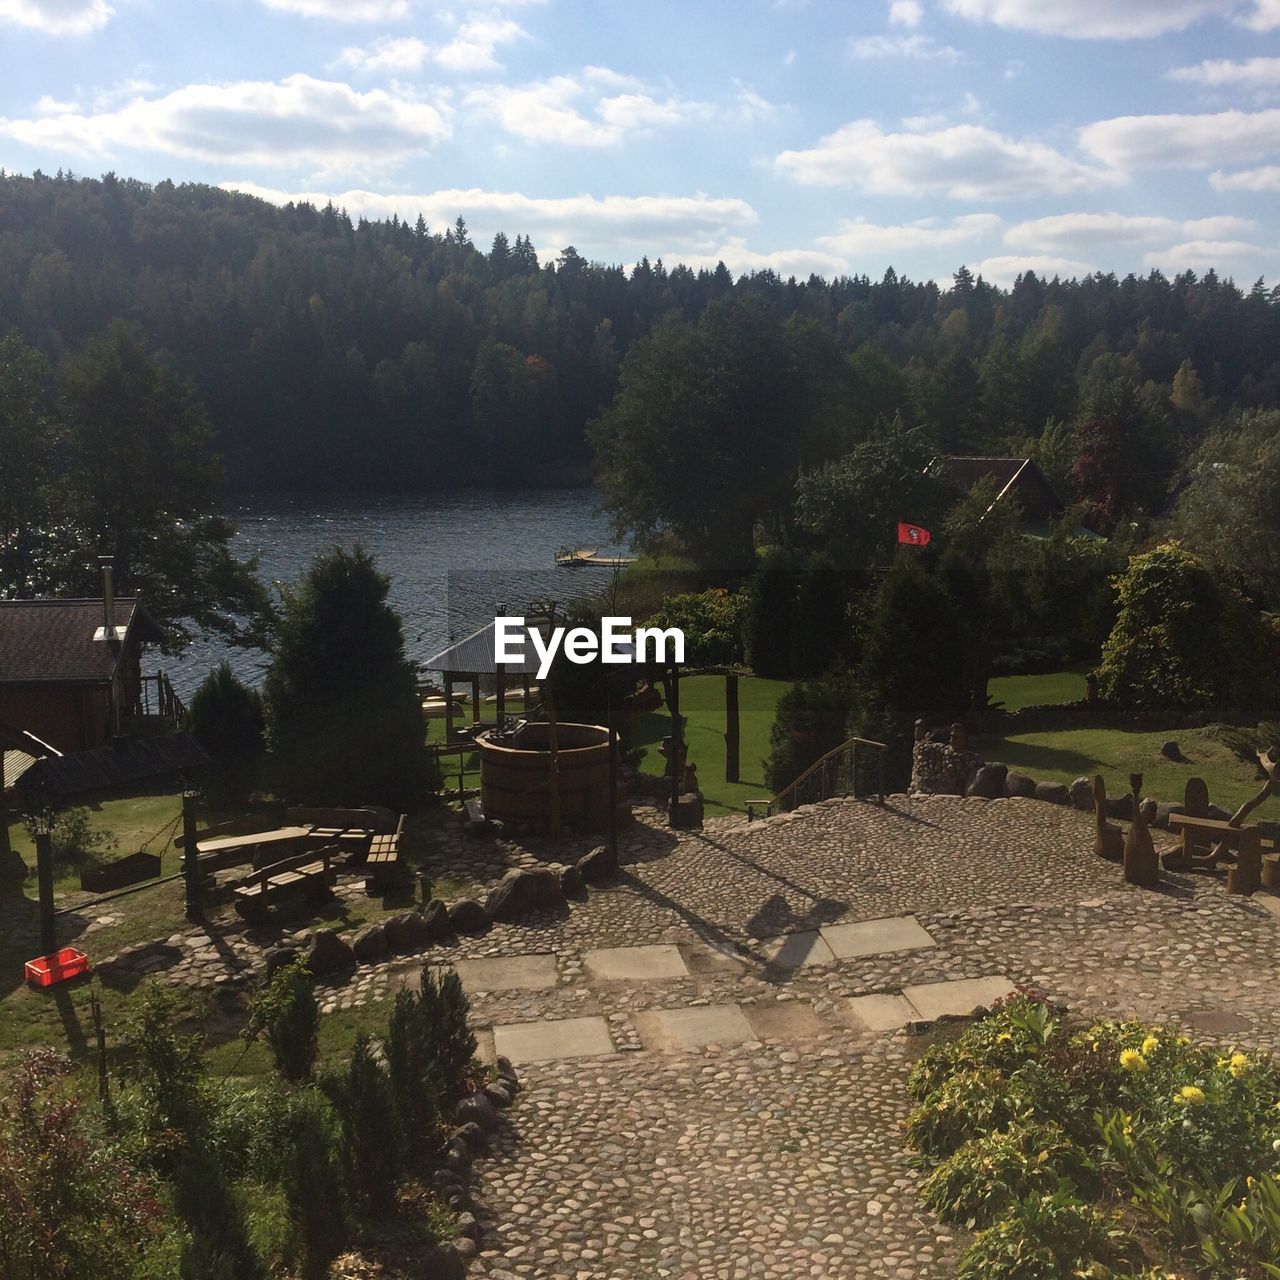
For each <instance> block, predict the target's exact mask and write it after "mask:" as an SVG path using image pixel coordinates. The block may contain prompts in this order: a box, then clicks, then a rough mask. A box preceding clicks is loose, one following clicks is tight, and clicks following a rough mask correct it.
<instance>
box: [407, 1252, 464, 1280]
mask: <svg viewBox="0 0 1280 1280" xmlns="http://www.w3.org/2000/svg"><path fill="white" fill-rule="evenodd" d="M418 1261H419V1264H420V1265H421V1267H422V1274H423V1275H424V1276H430V1277H431V1280H467V1264H466V1263H465V1262H464V1261H463V1260H462V1259H461V1258H460V1257H459V1256H458V1251H457V1250H456V1249H455V1248H453V1246H452V1245H447V1244H436V1245H432V1246H431V1248H429V1249H427V1250H426V1251H425V1252H424V1253H420V1254H419V1255H418Z"/></svg>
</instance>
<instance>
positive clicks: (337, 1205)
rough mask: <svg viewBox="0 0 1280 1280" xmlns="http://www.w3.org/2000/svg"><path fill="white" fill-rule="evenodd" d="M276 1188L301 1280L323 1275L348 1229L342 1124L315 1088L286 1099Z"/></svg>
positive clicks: (301, 1091)
mask: <svg viewBox="0 0 1280 1280" xmlns="http://www.w3.org/2000/svg"><path fill="white" fill-rule="evenodd" d="M286 1137H287V1141H286V1143H285V1146H284V1149H283V1152H282V1157H281V1158H282V1163H283V1169H282V1171H281V1187H282V1189H283V1192H284V1197H285V1202H286V1205H287V1207H288V1215H289V1221H290V1222H291V1224H292V1227H293V1233H294V1238H295V1240H296V1242H297V1247H298V1251H299V1253H300V1254H301V1262H302V1275H303V1277H304V1280H311V1277H320V1276H324V1275H325V1274H326V1271H327V1267H328V1263H329V1262H330V1260H331V1259H332V1258H333V1257H334V1256H335V1255H336V1254H337V1253H338V1252H339V1250H340V1249H341V1248H342V1244H343V1241H344V1239H345V1237H346V1229H347V1207H346V1192H345V1188H344V1186H343V1167H342V1165H343V1155H344V1152H343V1144H342V1122H341V1120H340V1119H339V1117H338V1115H337V1112H336V1111H335V1110H334V1109H333V1107H332V1105H331V1104H330V1103H329V1101H328V1099H327V1098H325V1096H324V1095H323V1094H322V1093H321V1092H320V1091H319V1090H317V1089H300V1090H299V1091H298V1092H297V1093H296V1094H294V1095H293V1097H292V1099H291V1105H290V1107H289V1112H288V1117H287V1130H286Z"/></svg>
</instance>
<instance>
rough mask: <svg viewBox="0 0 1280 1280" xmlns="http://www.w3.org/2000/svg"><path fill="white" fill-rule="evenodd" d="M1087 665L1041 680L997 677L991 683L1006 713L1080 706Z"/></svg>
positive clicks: (989, 686)
mask: <svg viewBox="0 0 1280 1280" xmlns="http://www.w3.org/2000/svg"><path fill="white" fill-rule="evenodd" d="M1089 669H1090V668H1089V666H1088V665H1087V664H1084V665H1081V666H1078V667H1071V668H1069V669H1068V670H1066V671H1050V672H1048V673H1047V674H1045V675H1039V676H997V677H996V678H995V679H994V680H990V681H988V682H987V693H988V694H989V695H990V697H991V698H992V700H993V701H995V702H1003V703H1004V706H1005V710H1006V711H1017V710H1018V709H1019V708H1020V707H1035V706H1041V705H1047V704H1050V703H1056V702H1078V701H1079V700H1080V699H1081V698H1083V697H1084V678H1085V676H1086V674H1087V673H1088V672H1089Z"/></svg>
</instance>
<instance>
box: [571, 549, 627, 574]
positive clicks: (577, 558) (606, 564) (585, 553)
mask: <svg viewBox="0 0 1280 1280" xmlns="http://www.w3.org/2000/svg"><path fill="white" fill-rule="evenodd" d="M635 562H636V560H635V557H634V556H602V555H601V554H600V553H599V552H598V551H597V550H596V549H595V547H574V548H573V549H572V550H570V549H569V548H567V547H562V548H561V549H560V550H559V551H557V552H556V564H558V565H559V566H560V567H561V568H562V569H578V568H581V567H583V566H584V565H590V566H591V567H593V568H596V569H622V568H625V567H626V566H627V565H629V564H635Z"/></svg>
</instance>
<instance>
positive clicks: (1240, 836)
mask: <svg viewBox="0 0 1280 1280" xmlns="http://www.w3.org/2000/svg"><path fill="white" fill-rule="evenodd" d="M1169 825H1170V826H1171V827H1172V828H1173V829H1174V830H1175V831H1181V832H1182V848H1181V849H1180V850H1179V853H1178V862H1177V865H1178V866H1179V867H1183V868H1188V869H1211V868H1213V867H1214V866H1216V865H1217V863H1218V862H1220V861H1222V862H1227V863H1230V864H1232V865H1231V869H1230V870H1229V871H1228V872H1227V892H1228V893H1244V894H1249V893H1253V892H1254V891H1255V890H1257V889H1258V887H1259V886H1260V885H1261V883H1262V831H1261V829H1260V828H1259V827H1258V826H1257V825H1256V824H1254V823H1248V824H1241V825H1239V826H1232V825H1231V823H1230V822H1223V821H1221V820H1220V819H1218V818H1195V817H1192V816H1191V815H1190V814H1186V813H1175V814H1171V815H1170V817H1169ZM1197 836H1200V837H1205V836H1208V837H1210V838H1211V839H1214V840H1215V843H1214V845H1213V847H1212V848H1210V850H1209V852H1208V853H1201V852H1200V849H1201V848H1202V847H1203V843H1204V842H1203V839H1200V840H1197V838H1196V837H1197Z"/></svg>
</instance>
